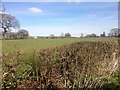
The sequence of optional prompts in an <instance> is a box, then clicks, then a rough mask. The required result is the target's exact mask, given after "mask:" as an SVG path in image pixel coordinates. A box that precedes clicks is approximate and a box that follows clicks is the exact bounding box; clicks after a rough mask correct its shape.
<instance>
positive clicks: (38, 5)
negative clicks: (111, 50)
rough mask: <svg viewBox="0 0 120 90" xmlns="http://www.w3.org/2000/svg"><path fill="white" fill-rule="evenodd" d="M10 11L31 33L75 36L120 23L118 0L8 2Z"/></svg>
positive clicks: (105, 28)
mask: <svg viewBox="0 0 120 90" xmlns="http://www.w3.org/2000/svg"><path fill="white" fill-rule="evenodd" d="M3 4H4V5H5V7H6V13H8V14H11V15H14V16H15V17H16V18H17V19H18V20H19V21H20V24H21V28H22V29H26V30H28V31H29V33H30V36H49V35H50V34H54V35H55V36H60V35H61V34H62V33H70V34H71V35H72V36H73V37H80V35H81V33H83V34H84V35H86V34H91V33H96V34H97V35H100V34H101V33H103V32H106V34H107V33H109V31H110V30H111V29H113V28H117V27H118V18H117V17H118V3H117V2H77V3H73V2H71V3H70V2H19V3H18V2H4V3H3Z"/></svg>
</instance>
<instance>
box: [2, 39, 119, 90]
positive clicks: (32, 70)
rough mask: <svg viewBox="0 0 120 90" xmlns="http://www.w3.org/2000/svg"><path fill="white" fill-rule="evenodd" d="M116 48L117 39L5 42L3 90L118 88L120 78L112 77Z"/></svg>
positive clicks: (3, 48)
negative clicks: (26, 89) (10, 89)
mask: <svg viewBox="0 0 120 90" xmlns="http://www.w3.org/2000/svg"><path fill="white" fill-rule="evenodd" d="M117 44H118V38H61V39H24V40H3V41H2V52H3V55H4V56H3V71H4V73H7V76H6V75H4V78H3V81H4V82H3V85H4V89H5V88H6V87H9V88H14V89H15V88H32V89H35V88H76V89H78V88H99V87H100V86H101V85H103V84H105V83H107V82H111V83H113V84H116V85H115V87H118V86H119V82H118V80H119V78H118V77H119V74H118V73H117V74H115V76H116V77H114V75H113V74H111V73H115V72H116V67H114V68H113V67H112V66H111V64H112V65H114V63H116V59H117V58H118V57H119V52H118V51H117V52H116V50H119V47H118V45H117ZM113 53H115V55H116V56H115V57H114V56H113ZM113 58H115V60H114V61H113ZM112 76H113V77H114V78H113V77H112ZM104 80H105V81H104ZM98 81H99V82H98ZM107 85H109V84H107ZM109 86H111V84H110V85H109ZM113 86H114V85H113ZM105 87H106V86H105Z"/></svg>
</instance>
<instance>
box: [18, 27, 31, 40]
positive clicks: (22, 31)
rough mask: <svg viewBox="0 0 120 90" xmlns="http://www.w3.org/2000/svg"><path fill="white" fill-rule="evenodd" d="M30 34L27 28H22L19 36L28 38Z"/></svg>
mask: <svg viewBox="0 0 120 90" xmlns="http://www.w3.org/2000/svg"><path fill="white" fill-rule="evenodd" d="M28 36H29V32H28V31H27V30H24V29H21V30H19V31H18V38H20V39H26V38H28Z"/></svg>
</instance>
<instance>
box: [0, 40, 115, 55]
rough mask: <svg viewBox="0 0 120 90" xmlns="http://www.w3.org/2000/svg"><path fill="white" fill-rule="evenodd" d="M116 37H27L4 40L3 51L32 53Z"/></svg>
mask: <svg viewBox="0 0 120 90" xmlns="http://www.w3.org/2000/svg"><path fill="white" fill-rule="evenodd" d="M114 39H116V38H60V39H26V40H3V41H2V52H3V53H6V52H11V51H21V52H24V53H30V52H33V51H34V50H39V49H43V48H50V47H56V46H62V45H65V44H71V43H73V42H81V41H110V40H114Z"/></svg>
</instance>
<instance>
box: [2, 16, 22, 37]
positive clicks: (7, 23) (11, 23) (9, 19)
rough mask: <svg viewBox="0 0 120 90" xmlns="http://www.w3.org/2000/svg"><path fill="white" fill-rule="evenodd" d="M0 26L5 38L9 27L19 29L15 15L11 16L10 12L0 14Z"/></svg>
mask: <svg viewBox="0 0 120 90" xmlns="http://www.w3.org/2000/svg"><path fill="white" fill-rule="evenodd" d="M0 26H1V27H2V29H3V38H6V33H7V32H8V31H9V30H11V29H15V30H17V29H19V28H20V23H19V21H18V20H17V19H16V17H15V16H12V15H10V14H2V18H1V20H0Z"/></svg>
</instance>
